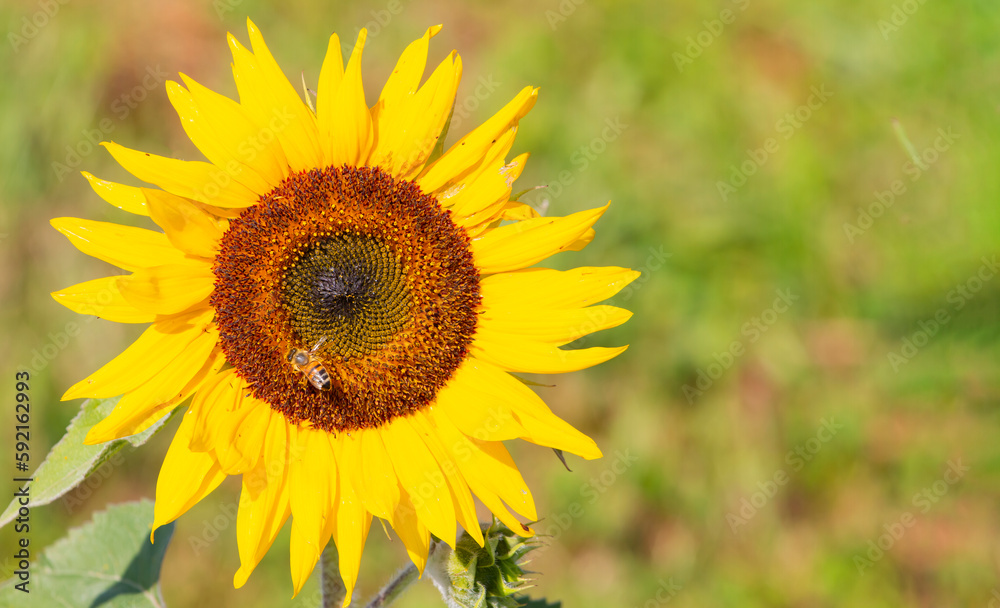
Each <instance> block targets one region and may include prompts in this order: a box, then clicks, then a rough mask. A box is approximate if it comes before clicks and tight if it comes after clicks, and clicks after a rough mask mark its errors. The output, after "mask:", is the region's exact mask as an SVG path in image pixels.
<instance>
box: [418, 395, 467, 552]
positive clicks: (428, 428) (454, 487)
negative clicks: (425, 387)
mask: <svg viewBox="0 0 1000 608" xmlns="http://www.w3.org/2000/svg"><path fill="white" fill-rule="evenodd" d="M407 420H408V421H409V423H410V425H411V426H413V430H415V431H416V432H417V435H419V436H420V438H421V439H423V440H424V444H426V445H427V448H428V449H429V450H430V451H431V454H432V455H433V456H434V460H436V461H437V462H438V463H439V464H440V465H441V471H442V472H443V473H444V475H445V479H446V480H447V481H448V488H449V489H450V490H451V501H452V504H454V505H455V514H456V516H457V517H458V522H459V523H460V524H462V527H463V528H465V531H466V532H468V533H469V535H470V536H472V538H473V539H474V540H475V541H476V542H477V543H479V546H483V531H482V529H481V528H480V525H479V519H478V518H477V517H476V504H475V503H474V502H473V500H472V493H471V492H469V485H468V484H467V483H466V482H465V479H464V478H463V477H462V475H461V474H460V473H459V471H458V466H457V465H456V464H455V459H454V457H453V453H452V452H451V451H450V450H449V449H448V448H447V447H445V444H444V443H443V442H442V441H441V436H440V433H438V431H437V428H436V425H435V424H434V422H433V420H432V419H431V418H429V417H427V415H426V414H425V413H424V412H422V411H418V412H416V413H415V414H413V415H412V416H410V417H409V418H407Z"/></svg>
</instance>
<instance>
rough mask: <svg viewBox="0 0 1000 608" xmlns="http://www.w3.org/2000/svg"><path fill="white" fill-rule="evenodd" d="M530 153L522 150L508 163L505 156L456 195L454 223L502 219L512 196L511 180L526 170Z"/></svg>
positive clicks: (471, 225) (461, 224) (471, 223)
mask: <svg viewBox="0 0 1000 608" xmlns="http://www.w3.org/2000/svg"><path fill="white" fill-rule="evenodd" d="M527 159H528V155H527V154H522V155H520V156H518V157H517V158H515V159H514V160H512V161H511V162H510V163H508V164H506V165H505V164H503V161H502V159H501V160H499V161H498V162H496V163H493V164H491V165H490V170H489V171H487V172H485V174H484V175H483V176H482V177H480V178H479V179H477V180H476V182H475V183H473V184H470V185H469V188H468V189H467V190H466V191H463V192H462V194H464V195H466V197H465V198H464V200H462V197H461V196H458V197H456V200H455V206H454V207H453V208H452V213H453V214H454V215H456V216H458V218H457V219H455V224H456V225H458V226H461V227H463V228H466V229H469V228H472V227H474V226H476V225H477V224H490V223H492V222H493V221H495V220H498V219H501V217H502V214H503V212H504V209H505V208H506V206H507V202H508V200H509V199H510V194H511V192H510V191H511V184H513V183H514V180H516V179H517V178H518V177H519V176H520V175H521V171H522V170H524V164H525V161H527Z"/></svg>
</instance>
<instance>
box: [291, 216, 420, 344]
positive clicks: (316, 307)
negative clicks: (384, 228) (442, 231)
mask: <svg viewBox="0 0 1000 608" xmlns="http://www.w3.org/2000/svg"><path fill="white" fill-rule="evenodd" d="M282 291H283V298H284V299H283V304H284V307H285V310H286V311H287V313H288V316H289V321H290V322H291V326H292V329H293V331H294V332H295V333H296V334H297V335H299V336H301V337H302V339H303V340H304V341H305V343H306V344H308V345H310V346H312V345H314V344H317V343H318V342H320V341H321V340H322V341H323V344H324V345H325V346H327V349H328V350H329V351H330V352H333V353H336V354H338V355H342V356H344V357H352V356H361V355H371V354H373V353H375V352H377V351H378V350H379V349H380V348H382V347H383V346H385V345H386V344H388V343H389V342H390V341H391V340H392V337H393V336H395V335H396V333H397V332H398V331H399V330H400V329H402V328H403V326H404V325H405V324H406V322H407V321H408V320H409V317H410V314H409V313H410V297H409V291H408V290H407V288H406V280H405V275H404V272H403V264H402V261H401V260H400V259H399V256H398V255H396V253H395V252H394V251H393V250H392V248H390V247H389V246H388V245H386V244H385V243H382V242H380V241H378V240H376V239H374V238H372V237H368V236H362V235H355V234H339V235H337V236H334V237H331V238H328V239H325V240H322V241H319V242H318V243H316V244H315V245H313V246H311V247H310V248H309V249H308V250H307V251H305V252H304V253H303V254H302V256H301V257H300V258H299V259H298V260H296V261H294V262H293V263H292V265H291V267H290V268H289V269H288V271H287V272H286V273H285V280H284V283H283V285H282Z"/></svg>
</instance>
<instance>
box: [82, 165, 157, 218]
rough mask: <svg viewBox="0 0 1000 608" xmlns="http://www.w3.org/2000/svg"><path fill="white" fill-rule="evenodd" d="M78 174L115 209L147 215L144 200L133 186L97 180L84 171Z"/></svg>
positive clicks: (139, 191) (140, 192)
mask: <svg viewBox="0 0 1000 608" xmlns="http://www.w3.org/2000/svg"><path fill="white" fill-rule="evenodd" d="M80 173H82V174H83V176H84V177H86V178H87V181H88V182H90V187H91V188H93V189H94V192H96V193H97V195H98V196H100V197H101V198H103V199H104V200H106V201H107V202H109V203H111V204H112V205H114V206H115V207H118V208H119V209H121V210H122V211H128V212H129V213H134V214H136V215H149V210H148V209H146V198H145V197H144V196H143V195H142V191H141V190H139V189H138V188H136V187H135V186H126V185H124V184H116V183H114V182H109V181H107V180H104V179H99V178H96V177H94V176H93V175H91V174H90V173H87V172H86V171H81V172H80Z"/></svg>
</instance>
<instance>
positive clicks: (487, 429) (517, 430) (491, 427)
mask: <svg viewBox="0 0 1000 608" xmlns="http://www.w3.org/2000/svg"><path fill="white" fill-rule="evenodd" d="M476 365H477V362H476V360H475V359H474V358H472V357H469V358H467V359H466V360H465V361H464V362H463V363H462V365H461V367H459V368H458V369H457V370H456V371H455V373H454V374H453V375H452V377H451V379H450V380H449V381H448V384H447V386H445V388H444V389H442V390H440V391H439V392H438V395H437V399H436V400H435V403H434V409H436V410H439V411H441V412H443V413H445V414H446V415H447V416H448V417H449V418H450V419H451V420H452V422H454V423H455V425H457V426H458V428H459V429H461V431H462V432H463V433H465V434H466V435H469V436H470V437H476V438H477V439H483V440H488V441H504V440H507V439H515V438H517V437H520V436H521V435H523V434H524V433H525V431H524V429H523V428H522V427H521V425H520V424H518V423H517V420H515V419H514V416H513V414H512V413H511V410H510V407H509V406H508V405H507V403H505V402H504V401H503V400H502V399H499V398H498V397H497V396H496V395H494V393H493V392H492V390H491V389H490V388H489V387H488V386H484V385H482V384H480V383H479V380H480V374H479V373H478V371H477V370H476Z"/></svg>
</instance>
